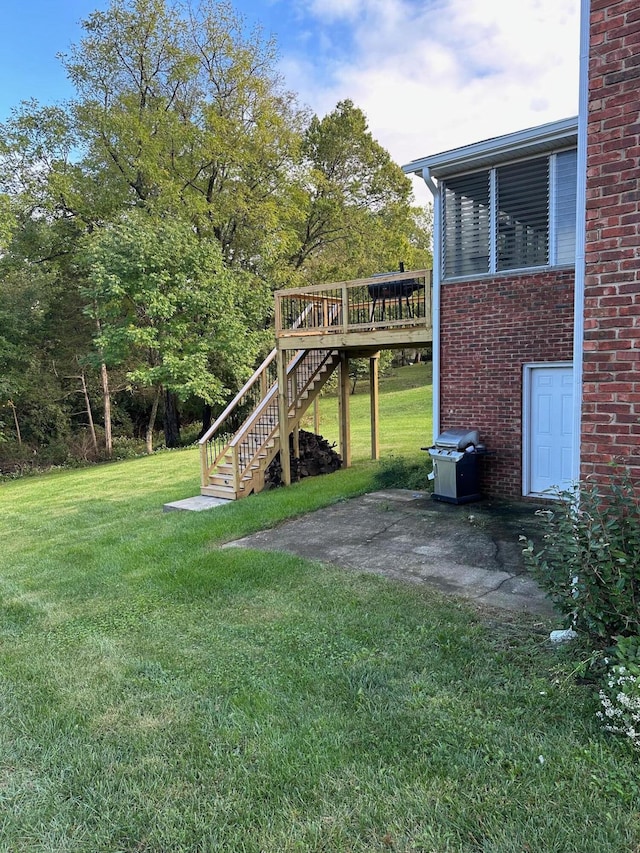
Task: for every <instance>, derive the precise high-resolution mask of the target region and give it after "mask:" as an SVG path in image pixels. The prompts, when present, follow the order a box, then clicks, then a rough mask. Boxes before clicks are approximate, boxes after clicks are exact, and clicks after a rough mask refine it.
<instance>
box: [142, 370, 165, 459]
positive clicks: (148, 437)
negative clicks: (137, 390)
mask: <svg viewBox="0 0 640 853" xmlns="http://www.w3.org/2000/svg"><path fill="white" fill-rule="evenodd" d="M161 390H162V389H161V386H160V385H158V387H157V388H156V390H155V393H154V395H153V405H152V406H151V414H150V415H149V423H148V424H147V433H146V435H145V442H146V445H147V453H149V454H151V453H153V428H154V427H155V425H156V415H157V414H158V403H159V402H160V393H161Z"/></svg>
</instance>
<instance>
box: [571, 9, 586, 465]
mask: <svg viewBox="0 0 640 853" xmlns="http://www.w3.org/2000/svg"><path fill="white" fill-rule="evenodd" d="M590 6H591V3H590V0H581V9H580V89H579V99H578V103H579V108H578V156H577V170H576V172H577V180H578V185H577V192H576V271H575V286H574V300H575V301H574V307H573V454H572V456H573V458H572V466H571V467H572V474H573V477H574V479H575V480H578V479H579V477H580V442H581V433H582V369H583V347H584V283H585V242H586V227H587V123H588V108H589V21H590V17H591V15H590V12H591V8H590Z"/></svg>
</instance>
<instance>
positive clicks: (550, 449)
mask: <svg viewBox="0 0 640 853" xmlns="http://www.w3.org/2000/svg"><path fill="white" fill-rule="evenodd" d="M528 384H529V389H530V392H529V418H528V421H529V423H528V432H529V439H528V440H529V447H528V450H529V453H528V454H527V455H528V459H529V492H530V493H532V494H542V493H544V492H547V491H549V490H551V491H552V492H553V491H556V492H557V491H558V490H562V489H569V488H570V487H571V485H572V483H573V480H574V476H573V471H572V462H573V368H571V367H569V366H566V365H562V366H560V365H537V366H535V367H533V366H532V367H531V369H530V373H529V383H528Z"/></svg>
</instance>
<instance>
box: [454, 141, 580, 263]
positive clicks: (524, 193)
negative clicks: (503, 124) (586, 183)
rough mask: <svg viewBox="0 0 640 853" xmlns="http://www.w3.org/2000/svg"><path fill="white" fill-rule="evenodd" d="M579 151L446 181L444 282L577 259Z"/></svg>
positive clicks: (513, 164)
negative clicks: (576, 229) (577, 168)
mask: <svg viewBox="0 0 640 853" xmlns="http://www.w3.org/2000/svg"><path fill="white" fill-rule="evenodd" d="M576 186H577V173H576V151H575V150H570V151H562V152H560V153H558V154H552V155H550V156H545V157H536V158H534V159H531V160H522V161H519V162H517V163H508V164H505V165H504V166H498V167H497V168H495V169H485V170H483V171H481V172H473V173H471V174H467V175H461V176H459V177H453V178H448V179H446V180H445V181H444V182H443V194H442V198H443V210H442V226H443V227H442V274H443V278H445V279H447V278H457V277H462V276H473V275H486V274H487V273H494V272H499V271H503V270H510V269H527V268H531V267H542V266H547V265H550V264H551V265H553V264H570V263H572V262H573V261H574V260H575V239H576V234H575V228H576Z"/></svg>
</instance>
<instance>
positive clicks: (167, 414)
mask: <svg viewBox="0 0 640 853" xmlns="http://www.w3.org/2000/svg"><path fill="white" fill-rule="evenodd" d="M164 443H165V445H166V446H167V447H180V415H179V412H178V400H177V397H176V395H175V394H174V393H173V392H172V391H166V390H165V392H164Z"/></svg>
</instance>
